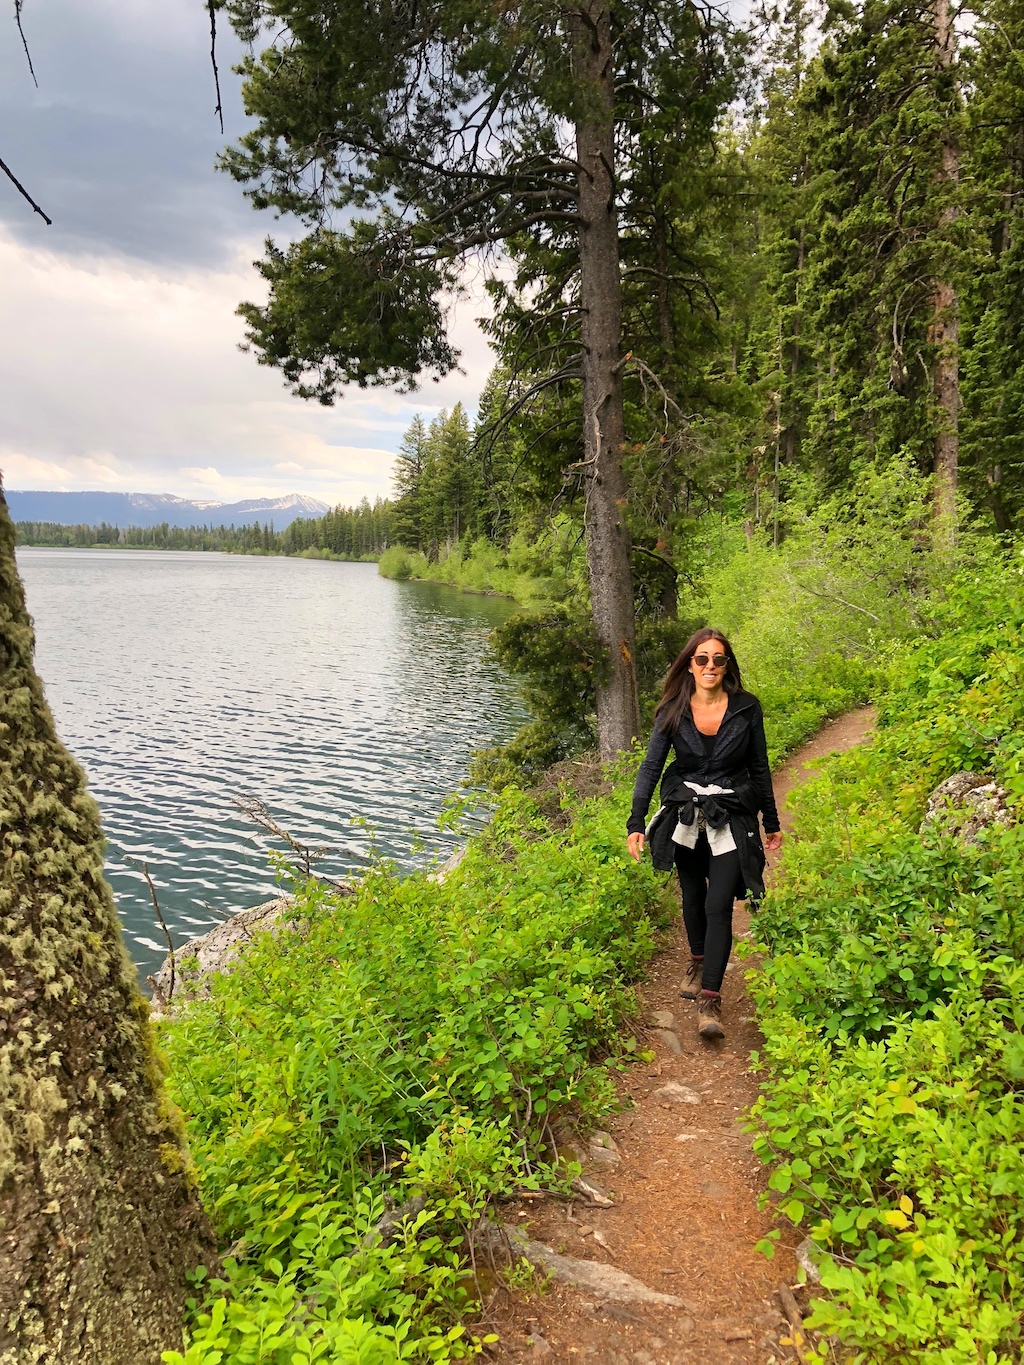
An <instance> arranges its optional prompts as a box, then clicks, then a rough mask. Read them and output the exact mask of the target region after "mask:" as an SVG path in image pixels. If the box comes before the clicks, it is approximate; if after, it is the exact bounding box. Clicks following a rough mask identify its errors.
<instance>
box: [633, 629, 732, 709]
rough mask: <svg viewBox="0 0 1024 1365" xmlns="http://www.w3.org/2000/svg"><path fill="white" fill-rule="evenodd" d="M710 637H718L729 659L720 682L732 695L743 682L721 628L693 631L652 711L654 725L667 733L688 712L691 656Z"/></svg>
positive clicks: (691, 684)
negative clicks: (653, 711)
mask: <svg viewBox="0 0 1024 1365" xmlns="http://www.w3.org/2000/svg"><path fill="white" fill-rule="evenodd" d="M709 640H720V641H721V642H722V645H723V647H724V649H725V655H726V658H727V659H728V660H729V662H728V663H727V664H726V666H725V678H724V679H723V681H722V686H723V687H724V688H725V690H726V692H728V693H729V694H730V695H731V694H732V693H733V692H738V691H739V690H740V688H741V687H742V686H743V679H742V678H741V677H740V666H739V664H738V663H737V662H736V656H735V654H733V652H732V645H731V644H730V643H729V641H728V640H727V639H726V638H725V636H724V635H723V634H722V632H721V631H720V630H712V629H711V627H710V626H705V627H704V629H703V630H697V631H694V633H693V634H692V635H691V636H690V638H689V639H688V640H687V642H686V644H685V645H684V646H683V652H682V653H681V654H680V655H679V656H678V657H677V659H676V660H675V662H674V663H673V665H672V667H671V668H670V669H669V671H668V676H667V677H666V679H665V688H664V691H663V692H662V694H661V701H659V702H658V709H657V710H656V711H655V713H654V724H655V728H656V729H658V730H664V731H665V733H666V734H669V735H670V734H671V733H672V731H673V730H674V729H675V728H676V726H677V725H678V724H679V722H680V721H681V720H682V718H683V717H684V716H685V715H687V714H688V713H689V710H690V699H691V698H692V696H693V694H694V691H695V689H696V683H695V682H694V681H693V674H692V673H691V672H690V660H691V659H692V658H693V656H694V655H695V654H696V653H697V650H698V649H699V648H700V646H701V645H705V644H707V642H708V641H709Z"/></svg>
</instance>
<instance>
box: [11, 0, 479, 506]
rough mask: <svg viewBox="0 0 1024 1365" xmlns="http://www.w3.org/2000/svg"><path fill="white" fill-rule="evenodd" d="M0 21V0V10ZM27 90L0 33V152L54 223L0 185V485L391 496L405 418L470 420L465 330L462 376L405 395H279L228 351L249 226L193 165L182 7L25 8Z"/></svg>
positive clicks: (226, 193)
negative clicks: (458, 414)
mask: <svg viewBox="0 0 1024 1365" xmlns="http://www.w3.org/2000/svg"><path fill="white" fill-rule="evenodd" d="M10 8H11V9H13V6H11V7H10ZM24 26H25V31H26V36H27V38H28V40H29V44H30V47H31V51H32V57H33V61H34V64H35V70H36V75H37V77H38V80H39V89H38V90H37V89H36V88H35V87H34V86H33V84H32V79H31V77H30V75H29V72H28V68H27V65H26V62H25V57H24V53H23V52H22V49H21V43H20V39H19V37H18V33H17V30H16V28H15V26H14V23H13V20H12V19H10V18H8V19H7V20H4V21H0V110H2V118H0V129H2V131H0V157H2V158H3V160H4V161H5V162H7V164H8V165H9V166H10V167H11V169H12V170H13V171H14V173H15V174H16V175H17V176H18V177H19V179H20V180H21V181H22V182H23V183H24V184H25V185H26V186H27V188H28V189H29V190H30V191H31V193H32V194H33V196H34V197H35V199H36V200H37V201H38V202H39V203H40V204H41V205H42V207H43V208H44V209H45V210H46V211H47V213H48V214H49V215H50V216H51V217H52V218H53V220H54V221H53V226H52V227H47V226H46V225H45V223H44V222H43V221H42V219H41V218H39V217H37V216H36V215H35V214H33V212H32V210H31V208H30V207H29V205H28V204H26V203H25V202H24V200H23V199H21V198H20V196H19V195H18V194H17V192H16V191H15V189H14V187H13V186H12V185H11V184H10V183H9V182H8V181H7V180H6V179H4V178H3V177H0V328H2V334H3V336H4V338H5V344H4V346H3V348H2V351H0V356H2V360H0V469H2V470H3V474H4V482H5V484H6V486H7V487H8V488H12V489H28V488H40V489H43V488H46V489H109V490H111V491H115V492H125V493H127V492H137V491H145V492H153V493H176V494H178V495H179V496H182V497H191V496H202V497H204V498H211V497H213V498H218V499H221V500H223V501H233V500H236V499H239V498H244V497H262V496H270V495H274V494H279V493H288V492H303V493H310V494H313V495H315V496H320V497H323V498H324V499H325V500H327V501H328V502H332V503H333V502H339V501H340V502H344V503H351V502H353V501H357V500H358V499H359V498H361V497H362V496H363V495H364V494H366V495H368V496H369V497H371V498H372V497H374V496H376V495H377V494H382V495H386V494H387V493H388V492H389V490H390V473H391V456H392V454H393V452H394V451H395V449H396V448H397V445H398V442H399V441H400V440H401V436H402V433H403V431H404V430H405V428H406V427H407V426H408V423H409V421H410V419H411V417H412V415H413V414H414V413H415V412H422V413H424V414H425V415H427V416H430V415H432V414H433V413H435V412H437V411H439V410H440V409H441V408H442V407H451V406H452V405H453V404H454V403H456V402H458V401H462V402H464V403H466V404H467V406H470V407H472V406H474V405H475V401H476V398H477V395H478V394H479V392H480V389H481V387H482V385H483V382H484V379H485V378H486V374H487V371H488V369H489V367H490V360H489V353H488V350H487V346H486V343H485V342H484V340H483V338H482V336H481V334H480V332H479V329H478V328H477V326H476V323H475V316H476V315H477V314H478V313H479V312H480V311H481V308H480V305H478V304H476V305H474V304H473V303H472V302H470V303H466V304H463V305H461V306H460V309H459V312H458V314H457V316H456V320H455V333H456V338H457V341H458V344H459V345H460V348H461V349H462V352H463V362H462V364H463V369H464V371H465V373H463V374H456V375H451V376H449V377H448V378H447V379H445V380H444V381H443V382H442V383H441V384H437V385H435V384H430V383H428V385H427V386H426V387H425V388H424V389H423V390H422V391H421V392H420V393H418V394H413V395H398V394H394V393H391V392H389V391H388V390H376V391H373V392H371V393H366V392H361V391H359V390H354V391H353V392H352V393H350V394H349V395H348V396H347V397H346V398H345V399H344V400H343V401H342V402H340V403H338V404H337V406H336V407H334V408H321V407H319V405H317V404H307V403H304V402H303V401H302V400H301V399H298V398H294V397H292V396H291V395H290V394H289V393H288V392H287V390H286V389H285V388H284V386H283V384H282V383H281V381H280V378H279V376H278V374H277V372H276V371H273V370H268V369H264V368H262V367H260V366H257V364H256V362H255V360H254V359H253V357H252V356H248V355H244V354H242V353H241V352H240V351H239V350H238V342H239V341H240V340H241V339H242V324H241V320H240V319H238V318H236V317H235V316H234V310H235V307H236V305H237V304H238V302H239V301H240V300H242V299H251V298H257V297H260V281H259V279H258V278H257V276H256V275H255V272H254V271H253V269H252V261H253V260H254V259H255V258H256V257H257V256H260V255H262V246H261V244H262V241H263V238H264V237H265V236H266V235H267V233H271V234H274V235H277V236H279V237H282V236H284V235H286V233H287V229H286V228H285V226H284V225H282V224H280V223H277V222H275V220H274V219H273V218H272V217H271V216H270V215H269V214H257V213H255V212H254V211H253V210H252V209H251V208H250V207H249V204H248V202H247V201H246V200H245V199H244V198H243V197H242V194H241V191H240V188H239V187H238V186H237V185H236V184H235V183H234V182H233V181H232V180H230V179H229V178H228V177H227V176H226V175H223V174H221V173H219V172H215V171H214V169H213V163H214V158H215V157H216V154H217V152H218V150H219V149H220V147H221V146H222V145H223V144H224V141H225V138H222V136H221V133H220V129H219V126H218V124H217V120H216V119H215V117H214V113H213V107H214V103H215V100H214V93H213V78H212V75H211V71H210V65H209V20H208V17H207V15H206V12H205V10H204V8H203V5H202V3H201V0H25V6H24ZM223 27H224V31H223V32H222V33H221V34H220V37H219V44H220V54H219V55H220V65H221V76H222V88H223V91H224V104H225V123H226V135H225V136H226V138H227V139H230V138H232V137H233V136H237V134H238V133H239V132H240V131H241V129H242V127H243V116H242V111H241V100H240V97H239V90H238V81H237V78H235V77H233V76H232V75H231V74H230V72H229V71H227V68H229V67H230V65H231V63H232V61H233V60H236V59H237V56H238V54H239V51H240V49H239V48H238V45H237V44H236V42H235V40H234V38H233V35H232V34H231V33H230V32H229V31H227V29H226V26H223Z"/></svg>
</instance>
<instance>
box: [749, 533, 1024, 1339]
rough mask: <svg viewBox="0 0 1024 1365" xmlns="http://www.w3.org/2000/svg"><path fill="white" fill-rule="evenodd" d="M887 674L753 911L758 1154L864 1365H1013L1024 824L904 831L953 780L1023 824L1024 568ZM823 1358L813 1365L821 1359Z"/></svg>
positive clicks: (1018, 1262)
mask: <svg viewBox="0 0 1024 1365" xmlns="http://www.w3.org/2000/svg"><path fill="white" fill-rule="evenodd" d="M921 626H922V629H924V630H926V631H927V632H928V636H929V637H930V638H925V639H924V640H923V641H922V642H921V643H919V644H917V645H916V646H906V647H904V648H903V649H901V650H898V651H896V652H894V653H893V654H892V655H891V658H890V677H891V683H890V689H889V691H888V692H887V694H886V695H885V698H884V700H883V704H882V707H881V716H880V725H879V732H878V736H877V738H876V739H875V740H874V742H873V743H872V744H871V745H869V746H866V747H864V748H862V749H860V750H857V751H854V752H851V753H849V754H846V755H844V756H842V757H840V758H835V759H833V760H831V761H830V762H829V763H828V764H827V765H826V766H825V768H824V770H823V772H822V773H821V775H820V776H818V777H817V778H816V779H815V780H814V781H812V782H810V783H809V784H807V785H806V786H805V787H804V788H803V789H801V790H800V792H799V793H798V794H797V796H796V798H795V801H794V805H795V819H796V833H797V834H798V835H799V836H800V837H799V839H798V840H797V841H795V842H794V843H793V845H792V846H791V848H790V850H789V852H788V853H787V858H786V862H785V865H784V868H783V872H782V875H781V877H780V879H779V880H778V881H777V882H776V884H775V886H774V887H773V889H772V891H771V893H770V895H769V897H768V898H767V900H766V902H765V903H764V905H763V907H762V909H761V911H760V913H759V914H758V917H757V921H756V927H757V935H758V938H759V940H760V941H761V943H762V946H763V948H764V949H765V950H766V951H769V952H770V956H769V957H768V958H767V960H766V961H765V963H764V965H763V967H762V969H761V970H760V971H758V972H757V973H756V974H755V975H754V977H753V988H754V993H755V997H756V999H757V1004H758V1010H759V1013H760V1017H761V1025H762V1029H763V1032H764V1035H765V1047H764V1054H763V1057H762V1059H761V1060H762V1064H763V1066H764V1067H765V1069H766V1071H767V1076H768V1078H767V1080H766V1082H765V1085H764V1089H763V1097H762V1099H761V1100H760V1101H759V1103H758V1105H757V1107H756V1110H755V1117H756V1120H757V1123H758V1126H759V1135H758V1137H757V1139H756V1145H757V1148H758V1150H759V1151H760V1153H761V1155H762V1156H763V1157H764V1159H765V1160H770V1161H774V1162H776V1163H777V1165H776V1169H775V1171H774V1173H773V1175H772V1176H771V1179H770V1182H769V1183H770V1185H771V1187H772V1189H773V1190H774V1191H776V1192H777V1194H778V1195H779V1196H781V1198H782V1200H783V1203H782V1210H783V1212H784V1214H786V1215H787V1216H788V1217H789V1218H790V1219H791V1220H792V1221H793V1222H794V1223H797V1224H806V1225H807V1226H809V1228H810V1231H811V1235H812V1237H813V1238H814V1239H815V1241H816V1242H817V1243H818V1245H819V1247H820V1248H821V1251H822V1253H823V1263H822V1266H823V1271H822V1281H823V1284H824V1286H825V1288H826V1289H828V1290H829V1291H830V1297H828V1298H821V1299H819V1300H817V1301H816V1302H815V1305H814V1313H813V1316H812V1318H811V1319H810V1324H809V1325H811V1326H813V1327H816V1328H817V1329H818V1330H819V1331H821V1332H823V1333H825V1334H826V1335H827V1336H829V1337H832V1338H836V1339H838V1341H839V1342H841V1343H842V1345H843V1347H844V1349H846V1350H847V1351H848V1352H849V1356H850V1358H851V1359H856V1360H858V1361H894V1362H895V1361H908V1362H909V1361H921V1362H924V1361H927V1362H945V1363H947V1365H959V1363H960V1362H963V1361H967V1360H972V1361H974V1360H977V1361H986V1362H992V1363H993V1365H1004V1362H1005V1363H1006V1365H1009V1362H1011V1361H1017V1360H1019V1359H1020V1358H1021V1354H1022V1351H1024V1332H1022V1328H1021V1321H1020V1303H1021V1297H1022V1291H1024V1198H1022V1196H1024V1167H1022V1165H1021V1162H1020V1148H1021V1144H1022V1142H1024V1096H1022V1095H1021V1094H1020V1093H1019V1092H1018V1088H1017V1087H1018V1086H1019V1083H1020V1081H1021V1079H1022V1078H1024V1068H1022V1066H1021V1063H1022V1062H1024V1047H1022V1046H1021V1042H1020V1039H1021V1030H1022V1028H1024V965H1022V958H1024V923H1022V920H1021V887H1022V886H1024V823H1020V822H1019V823H1017V824H1014V825H1012V826H1010V827H1009V828H1005V829H1002V828H998V827H993V828H992V829H991V830H989V831H987V832H986V834H985V835H984V836H983V837H982V839H981V840H980V842H979V844H978V845H977V846H965V845H964V844H962V843H960V842H957V841H955V840H953V839H952V838H950V837H949V835H948V834H943V833H942V831H941V829H940V828H938V827H933V826H929V827H926V828H925V831H924V832H923V833H921V834H919V833H918V826H919V824H920V822H921V818H922V815H923V813H924V808H925V803H926V799H927V796H928V794H929V793H930V791H931V790H932V789H933V788H934V787H935V786H936V785H938V783H939V782H941V781H942V780H943V779H944V778H946V777H948V776H950V775H951V774H952V773H954V772H956V771H958V770H961V769H973V770H975V771H978V772H982V773H986V774H989V775H991V776H992V777H993V778H994V779H995V780H997V781H998V782H1000V783H1001V784H1002V785H1003V786H1004V787H1005V788H1006V790H1007V791H1008V792H1009V793H1010V795H1011V800H1012V801H1013V802H1014V803H1015V805H1016V808H1017V810H1018V811H1020V810H1021V809H1022V808H1024V738H1022V736H1024V560H1022V557H1021V555H1020V553H1019V552H1018V553H1017V554H1016V555H1015V556H1012V557H1008V558H1002V559H994V560H993V559H988V560H986V561H981V562H979V563H978V564H977V566H976V568H975V569H973V570H972V571H971V572H969V573H965V572H961V574H960V575H958V576H957V577H955V578H954V580H953V581H952V582H951V584H949V585H948V587H947V589H946V591H945V593H944V594H943V596H942V598H941V600H939V601H938V602H935V601H934V600H933V604H932V606H931V607H930V608H929V610H928V612H927V613H925V614H923V615H922V622H921ZM825 1358H826V1356H825V1355H822V1359H825Z"/></svg>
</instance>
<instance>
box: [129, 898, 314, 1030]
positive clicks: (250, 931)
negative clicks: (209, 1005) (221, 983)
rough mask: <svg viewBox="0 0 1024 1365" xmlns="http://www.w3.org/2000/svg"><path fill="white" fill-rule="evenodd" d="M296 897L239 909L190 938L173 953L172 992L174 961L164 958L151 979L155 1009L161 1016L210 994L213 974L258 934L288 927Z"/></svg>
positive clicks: (227, 963) (222, 969)
mask: <svg viewBox="0 0 1024 1365" xmlns="http://www.w3.org/2000/svg"><path fill="white" fill-rule="evenodd" d="M292 904H293V897H291V896H278V897H277V898H276V899H275V900H272V901H264V902H263V904H262V905H254V906H253V907H252V909H251V910H240V911H239V912H238V914H237V915H232V916H231V918H230V919H229V920H225V922H224V923H223V924H218V925H217V927H216V928H215V929H211V930H210V932H209V933H208V934H201V935H200V936H199V937H198V938H194V939H190V940H189V942H188V943H186V944H184V945H183V947H181V948H179V950H178V951H177V952H176V953H175V954H174V991H173V995H172V993H171V959H170V957H166V958H164V963H163V966H162V967H161V968H160V970H159V971H158V972H157V973H156V975H155V976H151V977H150V978H149V983H150V985H151V986H152V987H153V1010H154V1013H156V1014H158V1015H159V1014H162V1013H164V1012H165V1011H166V1010H167V1009H169V1008H177V1007H178V1006H179V1005H183V1004H186V1003H187V1002H188V1001H189V1000H196V999H199V998H201V997H203V996H205V995H206V994H208V990H209V988H208V985H207V981H208V978H209V977H210V976H212V975H213V973H214V972H223V971H227V970H228V968H229V967H230V966H231V964H232V963H233V962H234V961H235V959H236V958H237V957H238V955H239V953H241V952H242V951H243V949H244V948H245V945H246V944H247V943H249V942H251V941H252V938H253V936H254V935H255V934H257V933H262V932H265V931H266V930H268V929H269V930H270V931H271V932H272V933H273V932H275V931H276V930H277V929H279V928H280V927H281V925H282V924H287V923H288V920H287V918H286V912H287V911H288V910H290V909H291V907H292Z"/></svg>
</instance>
